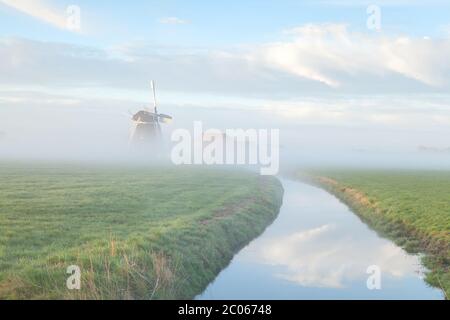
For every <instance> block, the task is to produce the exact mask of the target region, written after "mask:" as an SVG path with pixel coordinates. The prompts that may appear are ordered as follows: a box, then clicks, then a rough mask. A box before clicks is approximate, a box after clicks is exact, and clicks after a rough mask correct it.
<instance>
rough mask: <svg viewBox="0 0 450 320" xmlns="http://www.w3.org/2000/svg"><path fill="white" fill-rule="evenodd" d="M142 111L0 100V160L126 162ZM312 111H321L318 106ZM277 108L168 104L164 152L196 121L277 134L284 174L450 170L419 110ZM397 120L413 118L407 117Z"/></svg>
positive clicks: (443, 130)
mask: <svg viewBox="0 0 450 320" xmlns="http://www.w3.org/2000/svg"><path fill="white" fill-rule="evenodd" d="M169 95H170V93H165V92H163V93H162V94H161V96H162V97H164V96H169ZM388 101H389V100H388V99H387V101H386V103H389V102H388ZM316 104H317V102H316ZM141 105H148V103H145V102H144V101H142V102H141V103H138V102H135V103H133V102H128V101H121V100H108V101H102V100H100V101H99V100H98V99H97V100H96V99H92V100H91V101H89V100H87V101H83V102H82V103H80V102H78V101H74V102H71V101H68V102H67V101H66V104H60V101H59V100H58V99H55V101H51V100H50V99H49V100H47V101H44V102H43V103H42V104H41V103H39V102H33V101H31V100H28V101H26V102H24V103H21V104H15V105H14V107H9V106H8V102H4V101H2V102H1V104H0V129H1V130H0V132H1V135H0V157H2V158H3V159H9V160H66V161H67V160H76V161H83V162H86V161H87V162H89V161H93V162H99V161H100V162H108V163H111V162H113V163H114V162H123V161H127V160H131V159H133V148H132V147H131V146H130V144H129V136H130V129H131V125H132V123H131V113H132V112H136V111H137V110H139V108H140V106H141ZM315 108H316V110H317V109H318V110H321V109H322V110H325V111H324V113H325V112H326V111H327V108H326V107H322V106H320V105H318V106H316V107H315ZM361 108H364V107H361ZM280 109H281V110H278V109H277V108H276V107H274V108H273V109H264V108H263V107H261V108H258V106H251V107H246V108H240V107H239V105H238V106H233V105H230V106H229V107H228V106H220V107H218V108H212V107H208V106H206V107H196V106H193V105H180V106H176V105H173V104H172V105H171V104H169V103H168V104H167V106H166V105H165V103H164V100H162V101H161V110H163V111H164V112H165V113H168V114H170V115H172V116H173V117H174V122H173V123H172V124H169V125H163V133H164V140H165V153H166V154H167V156H169V155H170V150H171V148H172V147H173V145H174V143H173V142H171V140H170V138H171V133H172V132H173V130H175V129H178V128H183V129H188V130H190V131H192V129H193V123H194V121H202V122H203V127H204V129H205V130H207V129H211V128H214V129H219V130H223V131H224V130H226V129H238V128H241V129H260V128H269V129H270V128H273V129H280V149H281V150H280V157H281V165H282V169H283V166H289V165H299V166H349V167H387V168H389V167H392V168H430V169H437V168H449V166H450V161H449V160H450V149H449V147H450V141H449V139H448V137H449V136H450V126H447V125H446V124H443V125H436V124H435V123H433V121H430V119H429V114H428V115H427V114H426V112H425V111H423V117H422V118H420V115H419V116H417V119H416V120H415V121H416V122H415V123H411V124H409V123H405V122H406V121H405V122H395V121H392V123H391V122H389V121H373V120H368V119H367V118H370V117H371V113H372V110H367V109H366V110H364V111H360V110H357V109H358V107H357V106H356V107H353V108H352V109H353V110H356V112H357V113H358V114H359V117H355V116H354V114H353V113H351V112H350V111H349V112H346V111H339V115H325V116H320V115H318V116H317V115H316V114H315V113H314V112H310V113H311V114H308V112H306V115H301V116H299V117H295V116H293V117H291V116H286V115H285V114H283V112H281V111H283V109H282V108H280ZM297 110H298V109H297ZM352 117H354V118H355V119H352ZM386 117H388V116H386ZM403 117H404V118H411V116H410V115H409V114H408V113H406V112H405V113H404V115H403ZM427 117H428V119H427ZM142 160H143V161H144V162H145V159H142Z"/></svg>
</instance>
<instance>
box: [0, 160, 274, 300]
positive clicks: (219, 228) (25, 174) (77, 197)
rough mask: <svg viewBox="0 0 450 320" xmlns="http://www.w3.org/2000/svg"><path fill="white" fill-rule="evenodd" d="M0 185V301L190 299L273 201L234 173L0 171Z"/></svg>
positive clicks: (256, 229) (2, 167)
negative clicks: (72, 276)
mask: <svg viewBox="0 0 450 320" xmlns="http://www.w3.org/2000/svg"><path fill="white" fill-rule="evenodd" d="M0 181H1V184H0V299H174V298H180V299H190V298H193V297H195V295H197V294H199V293H201V292H202V290H203V289H204V288H205V287H206V286H207V284H208V283H209V282H210V281H212V280H213V279H214V278H215V276H216V275H217V274H218V273H219V272H220V270H222V269H223V268H224V267H225V266H226V265H227V264H228V263H229V261H230V260H231V259H232V257H233V255H234V254H235V253H236V252H237V251H238V250H239V249H241V248H242V247H243V246H244V245H246V244H247V243H248V242H249V241H250V240H252V239H253V238H255V237H256V236H257V235H259V234H260V233H261V232H262V231H263V230H264V229H265V228H266V227H267V226H268V225H269V224H270V223H271V222H272V221H273V219H274V218H275V217H276V215H277V214H278V210H279V207H280V205H281V199H282V187H281V185H280V184H279V182H278V181H277V180H276V179H274V178H262V177H259V176H257V175H255V174H251V173H246V172H235V171H217V170H201V169H187V168H184V169H182V168H178V169H170V168H153V169H151V168H144V167H139V168H127V167H121V168H112V167H110V168H101V167H97V168H95V167H83V166H71V165H49V164H45V165H44V164H43V165H34V166H31V167H30V166H27V165H25V164H23V165H17V164H10V163H0ZM70 265H78V266H80V267H81V270H82V278H81V279H82V287H81V290H80V291H76V290H75V291H70V290H68V289H67V288H66V279H67V277H68V276H69V275H67V274H66V269H67V267H68V266H70Z"/></svg>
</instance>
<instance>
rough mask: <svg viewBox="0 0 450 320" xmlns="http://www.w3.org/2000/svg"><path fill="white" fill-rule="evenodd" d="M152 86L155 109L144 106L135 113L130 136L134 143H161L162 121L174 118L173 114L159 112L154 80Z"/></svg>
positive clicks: (166, 121) (165, 121)
mask: <svg viewBox="0 0 450 320" xmlns="http://www.w3.org/2000/svg"><path fill="white" fill-rule="evenodd" d="M151 88H152V92H153V110H152V109H151V108H144V109H143V110H141V111H139V112H137V113H136V114H134V115H133V117H132V121H133V128H132V134H131V137H130V142H131V143H132V144H151V145H155V144H158V143H160V142H161V139H162V131H161V123H168V122H170V121H171V120H172V117H171V116H168V115H165V114H162V113H158V104H157V102H156V88H155V82H154V81H152V82H151Z"/></svg>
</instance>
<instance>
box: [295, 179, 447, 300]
mask: <svg viewBox="0 0 450 320" xmlns="http://www.w3.org/2000/svg"><path fill="white" fill-rule="evenodd" d="M301 176H302V177H305V176H304V175H303V174H302V175H301ZM307 177H309V178H312V179H313V182H314V183H317V184H319V185H321V186H323V187H325V188H326V189H328V190H329V191H330V192H331V193H333V194H335V195H336V196H337V197H339V198H340V199H341V200H343V201H344V202H346V203H347V204H348V205H349V206H350V207H352V208H353V209H354V211H355V212H356V213H357V214H358V215H359V216H360V217H361V218H362V219H363V220H364V221H365V222H367V223H368V224H369V225H370V226H372V227H373V228H374V229H375V230H377V231H379V232H380V233H381V234H383V235H385V236H387V237H389V238H391V239H393V240H394V241H395V242H396V243H397V244H399V245H401V246H403V247H404V248H405V249H406V250H407V251H409V252H422V253H426V254H427V256H426V257H425V259H424V264H425V265H426V266H427V267H428V268H429V269H430V270H431V271H432V272H431V273H430V274H428V277H427V281H428V282H429V283H430V284H432V285H433V286H435V287H439V288H442V289H443V290H444V292H446V296H447V298H448V297H449V295H450V172H449V171H446V172H438V171H357V170H351V171H350V170H348V171H343V170H341V171H311V172H310V173H309V174H308V175H307Z"/></svg>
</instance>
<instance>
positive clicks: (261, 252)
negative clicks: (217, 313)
mask: <svg viewBox="0 0 450 320" xmlns="http://www.w3.org/2000/svg"><path fill="white" fill-rule="evenodd" d="M283 185H284V187H285V198H284V204H283V207H282V209H281V212H280V216H279V217H278V219H277V220H276V221H275V223H274V224H273V225H272V226H271V227H269V228H268V229H267V230H266V232H265V233H264V234H263V235H262V236H261V237H259V238H258V239H256V240H255V241H253V242H252V243H251V244H250V245H249V246H247V247H246V248H245V249H244V250H242V251H241V252H240V253H239V254H238V255H237V256H236V257H235V258H234V259H233V261H232V263H231V265H230V266H229V267H228V268H227V269H225V270H224V271H223V272H222V273H221V274H220V275H219V276H218V278H217V279H216V280H215V281H214V282H213V283H212V284H211V285H210V286H209V287H208V288H207V289H206V291H205V292H204V293H203V294H202V295H201V296H200V297H199V299H416V298H417V299H442V298H443V296H442V293H441V292H440V291H439V290H436V289H433V288H430V287H428V286H427V285H426V284H425V283H424V281H423V280H422V278H423V275H424V274H423V272H424V270H423V268H422V267H421V265H420V261H419V258H418V257H417V256H413V255H409V254H407V253H406V252H405V251H404V250H402V249H401V248H399V247H397V246H396V245H394V244H393V243H391V242H390V241H388V240H385V239H381V238H380V237H378V235H377V234H376V233H375V232H373V231H372V230H370V229H369V228H368V227H367V226H366V225H365V224H363V223H362V222H361V221H360V220H359V219H358V218H357V217H356V216H355V215H354V214H353V213H352V212H350V211H349V209H348V208H347V207H346V206H345V205H343V204H342V203H341V202H339V201H338V200H337V199H336V198H335V197H333V196H331V195H329V194H328V193H326V192H324V191H323V190H320V189H318V188H315V187H311V186H307V185H304V184H301V183H299V182H295V181H289V180H287V181H286V180H285V181H283ZM372 265H376V266H379V267H380V269H381V272H382V278H381V279H382V282H381V285H382V287H381V290H373V291H372V290H368V289H367V286H366V281H367V278H368V277H369V275H368V274H367V269H368V267H369V266H372Z"/></svg>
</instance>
